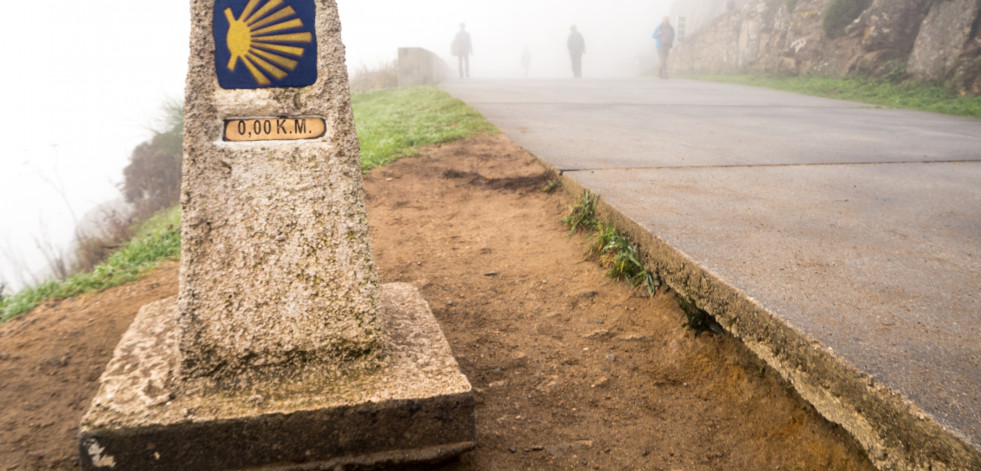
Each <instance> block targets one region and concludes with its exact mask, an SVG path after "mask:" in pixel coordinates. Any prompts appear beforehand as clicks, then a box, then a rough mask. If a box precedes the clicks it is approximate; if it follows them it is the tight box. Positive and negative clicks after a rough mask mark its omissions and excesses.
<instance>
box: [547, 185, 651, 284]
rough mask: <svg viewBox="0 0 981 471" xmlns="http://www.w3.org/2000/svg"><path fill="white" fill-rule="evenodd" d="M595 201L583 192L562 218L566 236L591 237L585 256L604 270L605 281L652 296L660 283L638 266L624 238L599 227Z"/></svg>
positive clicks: (593, 196)
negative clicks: (621, 283)
mask: <svg viewBox="0 0 981 471" xmlns="http://www.w3.org/2000/svg"><path fill="white" fill-rule="evenodd" d="M596 201H597V198H596V196H595V195H593V194H592V193H590V192H588V191H586V192H583V194H582V196H580V197H579V201H578V202H577V203H576V204H575V205H572V206H569V214H568V215H566V216H565V217H564V218H562V222H563V223H565V225H567V226H569V228H570V232H569V236H570V237H571V236H572V235H573V234H575V233H576V232H590V233H593V234H594V236H593V242H592V245H590V247H589V252H590V254H591V255H594V256H596V257H597V258H598V261H599V264H600V266H602V267H604V268H606V270H607V271H606V277H607V278H610V279H611V280H613V281H621V280H622V281H626V282H628V283H630V284H631V285H632V286H633V287H635V288H644V289H645V290H647V292H648V293H650V294H651V296H653V295H654V294H655V293H656V292H657V288H658V287H659V286H661V280H660V279H658V277H657V276H655V275H654V274H653V273H651V271H650V270H648V269H647V268H645V267H644V264H643V263H640V260H639V258H638V256H637V249H636V248H634V246H633V244H631V243H630V239H629V238H627V236H625V235H623V234H621V233H620V231H618V230H617V229H616V228H615V227H613V225H612V224H607V225H603V224H600V222H599V221H597V220H596Z"/></svg>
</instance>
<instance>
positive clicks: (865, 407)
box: [536, 156, 981, 470]
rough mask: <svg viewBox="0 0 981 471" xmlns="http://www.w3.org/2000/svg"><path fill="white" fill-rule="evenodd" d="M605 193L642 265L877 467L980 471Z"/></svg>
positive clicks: (858, 375) (954, 446) (898, 403)
mask: <svg viewBox="0 0 981 471" xmlns="http://www.w3.org/2000/svg"><path fill="white" fill-rule="evenodd" d="M536 159H537V160H538V162H539V163H540V164H541V165H542V166H544V167H545V168H546V169H548V170H549V171H550V172H551V173H552V174H553V175H555V176H556V177H558V178H560V179H561V181H562V186H563V188H564V189H565V190H566V192H568V193H569V194H570V195H571V196H573V197H574V198H578V197H579V195H581V194H582V193H583V192H584V191H586V190H588V188H586V187H584V186H583V185H581V184H580V183H579V182H577V181H576V180H575V179H574V178H573V176H572V175H570V174H565V173H563V172H562V171H561V170H559V169H558V168H556V167H554V166H552V165H551V164H549V163H548V162H545V161H544V160H542V159H541V158H538V157H537V156H536ZM598 196H600V199H599V202H598V203H597V206H596V213H597V218H598V219H599V220H602V221H609V222H611V223H612V224H613V225H614V226H615V227H616V228H617V229H618V230H619V231H620V232H622V233H624V234H626V235H628V236H629V237H630V238H631V240H632V241H633V242H634V245H635V247H636V248H637V251H638V254H639V255H640V257H641V262H642V263H644V264H645V265H646V266H647V267H648V268H649V269H651V270H652V271H654V272H655V273H657V274H658V275H659V276H660V277H661V279H662V281H663V282H665V283H666V284H667V285H668V286H669V287H671V288H672V289H674V290H675V291H677V292H679V293H681V294H682V295H685V296H688V297H690V298H691V299H692V300H694V301H695V303H696V305H698V306H699V307H700V308H702V309H704V310H705V311H706V312H708V313H709V314H710V315H712V316H713V317H714V318H715V319H716V321H718V322H719V324H721V325H722V326H723V327H724V328H725V329H726V331H727V332H729V333H731V334H732V335H733V336H734V337H736V338H737V339H739V340H740V341H741V342H743V344H744V345H746V347H747V348H748V349H749V350H750V351H752V352H753V353H754V354H755V355H756V356H757V357H759V358H760V359H762V360H763V361H765V362H766V363H767V364H768V365H769V366H770V367H771V368H773V369H774V370H776V371H777V372H779V374H780V375H781V376H782V377H783V378H784V379H785V380H786V381H788V382H789V383H790V384H791V385H792V386H793V388H794V389H795V390H796V391H797V392H798V393H799V394H800V395H801V397H803V398H804V400H806V401H807V402H809V403H810V404H812V405H813V406H814V408H815V409H817V411H818V412H819V413H820V414H821V415H823V416H824V417H825V418H826V419H828V420H830V421H832V422H835V423H837V424H840V425H841V426H842V427H844V428H845V429H846V430H847V431H848V432H849V433H851V434H852V436H854V437H855V438H856V439H857V440H858V441H859V443H861V445H862V446H863V447H864V448H865V450H866V452H867V453H868V456H869V459H870V460H871V461H872V463H873V464H874V465H875V466H876V467H877V468H879V469H882V470H907V469H909V470H920V469H922V470H948V469H949V470H954V469H981V450H978V449H976V448H974V447H973V446H971V445H970V444H969V442H968V440H967V439H966V438H965V437H962V436H959V435H958V434H956V433H955V432H953V431H950V430H948V429H945V428H944V427H943V426H941V425H940V424H939V423H937V422H936V421H935V420H934V419H933V418H931V417H930V416H929V415H928V414H927V413H925V412H924V411H923V410H921V409H920V408H919V407H917V406H916V405H914V404H913V403H912V402H910V401H909V400H908V399H906V398H905V397H903V396H902V395H901V394H900V393H898V392H896V391H894V390H892V389H889V388H886V387H884V386H881V385H879V384H877V383H876V382H875V381H874V379H873V378H872V377H871V376H869V375H868V374H866V373H864V372H862V371H860V370H859V369H857V368H855V367H854V366H853V365H851V364H850V363H849V362H847V361H845V360H844V359H842V358H840V357H839V356H838V355H836V354H835V353H834V352H833V351H832V350H831V349H829V348H827V347H825V346H823V345H821V344H820V343H818V342H816V341H815V340H813V339H811V338H809V337H808V336H806V335H805V334H803V333H802V332H801V331H799V330H797V329H796V328H794V327H793V326H791V325H790V324H788V323H786V322H784V321H783V320H781V319H779V318H778V317H777V316H776V315H774V313H772V312H771V311H769V310H768V309H767V308H766V307H764V306H762V305H760V304H759V303H758V302H756V300H754V299H753V298H752V297H750V296H748V295H747V294H746V293H744V292H742V291H740V290H739V289H738V288H736V287H734V286H732V285H730V284H728V283H727V282H726V281H725V280H723V279H722V278H721V277H720V276H718V275H717V274H716V273H713V272H712V271H711V270H709V269H707V268H705V267H703V266H702V265H700V264H699V263H698V262H697V261H695V260H693V259H692V258H691V257H689V256H688V255H686V254H685V253H683V252H682V251H681V250H679V249H677V248H675V247H673V246H672V245H671V244H669V243H667V242H666V241H664V240H663V239H661V238H659V237H658V236H657V235H655V234H652V233H650V232H649V231H647V230H646V229H644V228H643V227H642V226H641V225H640V224H639V223H638V222H637V221H634V220H632V219H630V218H629V217H627V216H625V215H624V214H623V213H622V212H621V211H619V210H618V209H617V208H615V207H613V206H612V205H610V204H607V203H606V202H605V201H604V200H603V199H602V195H598Z"/></svg>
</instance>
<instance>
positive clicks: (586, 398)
mask: <svg viewBox="0 0 981 471" xmlns="http://www.w3.org/2000/svg"><path fill="white" fill-rule="evenodd" d="M546 180H547V175H546V174H545V173H544V171H543V170H542V168H541V167H539V166H538V165H537V164H535V163H534V162H533V159H532V157H531V156H530V155H528V154H527V153H525V152H524V151H522V150H521V149H519V148H517V147H516V146H514V145H513V144H512V143H510V142H509V141H508V140H507V139H506V138H504V137H485V138H477V139H470V140H466V141H462V142H458V143H454V144H449V145H444V146H439V147H436V148H431V149H427V150H426V151H425V156H423V157H419V158H414V159H407V160H402V161H400V162H397V163H395V164H392V165H390V166H388V167H386V168H383V169H379V170H376V171H374V172H372V173H371V174H370V175H369V176H368V177H367V178H366V180H365V189H366V193H367V195H368V206H369V218H370V220H371V223H372V238H373V245H374V249H375V254H376V259H377V263H378V266H379V269H380V271H381V275H382V279H383V281H407V282H412V283H415V284H416V285H418V286H419V287H420V288H421V289H422V292H423V295H424V296H425V297H426V299H427V300H428V301H429V303H430V304H431V305H432V308H433V311H434V313H435V314H436V316H437V318H438V319H439V321H440V323H441V325H442V326H443V329H444V332H445V333H446V336H447V338H448V339H449V341H450V344H451V345H452V347H453V350H454V354H455V355H456V357H457V359H458V360H459V362H460V365H461V367H462V368H463V371H464V373H465V374H466V375H467V377H468V378H469V379H470V381H471V383H472V384H473V386H474V388H475V389H476V391H477V415H478V416H477V424H478V440H479V445H478V447H477V449H476V450H474V451H472V452H470V453H468V454H467V455H465V456H464V457H462V458H461V459H460V460H458V461H455V462H452V463H449V464H447V465H446V466H444V467H443V469H447V470H477V469H481V470H499V469H500V470H503V469H609V470H621V469H630V470H635V469H652V470H653V469H664V470H672V469H686V470H687V469H706V470H707V469H752V470H762V469H782V470H792V469H815V470H818V469H820V470H824V469H871V466H870V464H869V463H868V461H867V460H866V459H865V457H864V455H863V454H862V452H861V450H860V449H859V448H858V446H857V445H856V444H855V442H854V441H853V440H851V439H850V438H849V437H848V436H847V434H845V433H844V432H843V431H841V429H839V428H837V427H834V426H832V425H831V424H829V423H828V422H826V421H824V420H823V419H821V418H820V417H819V416H818V415H817V414H816V413H815V412H814V411H813V410H812V409H811V408H810V407H809V406H807V405H806V404H804V403H803V402H802V401H800V400H799V399H798V398H797V397H796V396H795V395H794V394H792V393H791V392H789V391H788V389H787V388H786V386H785V385H784V383H782V382H781V381H779V380H778V379H777V378H776V377H775V376H774V374H773V373H772V372H770V371H768V370H766V369H762V368H761V366H760V363H759V362H757V361H755V360H753V359H751V358H750V357H749V356H748V354H746V353H745V351H744V349H743V348H742V347H741V345H740V344H739V343H738V342H737V341H735V340H733V339H731V338H728V337H723V336H717V335H710V334H703V335H700V336H697V337H696V336H695V335H694V334H692V333H691V332H689V331H687V330H685V329H684V328H682V327H681V324H682V322H683V315H682V313H681V312H680V311H679V310H678V308H677V305H676V303H675V300H674V298H673V295H672V294H671V293H670V292H665V293H662V294H659V295H658V296H657V297H655V298H653V299H651V298H649V297H645V296H641V295H640V293H638V292H636V291H633V290H630V289H628V288H627V287H626V286H623V285H611V284H610V283H609V281H608V280H607V279H606V278H605V277H604V274H603V271H602V270H601V269H600V268H599V267H598V266H596V265H595V264H594V263H592V262H590V261H584V260H583V257H584V253H585V250H586V241H585V239H584V238H582V237H580V236H575V237H572V238H570V237H568V235H567V231H566V230H565V229H564V228H563V227H562V225H561V224H560V223H559V219H560V218H561V217H562V215H563V213H564V211H565V208H566V207H567V206H568V205H569V204H570V203H571V199H570V198H569V197H568V196H566V195H564V194H562V193H561V192H557V193H555V194H551V195H549V194H545V193H542V192H541V191H539V189H540V188H541V187H542V186H543V185H544V183H545V182H546ZM176 274H177V272H176V267H175V266H174V265H173V264H171V265H168V266H166V267H164V268H162V269H160V270H158V271H157V272H155V273H154V274H153V275H151V276H150V277H148V278H146V279H144V280H142V281H140V282H138V283H134V284H131V285H128V286H125V287H120V288H115V289H111V290H107V291H105V292H103V293H99V294H97V295H92V296H85V297H81V298H77V299H72V300H67V301H63V302H60V303H52V304H49V305H46V306H43V307H41V308H39V309H38V310H36V311H35V312H33V313H31V314H29V315H27V316H25V317H22V318H20V319H18V320H15V321H13V322H10V323H8V324H5V325H2V326H0V404H3V409H2V412H0V471H3V470H22V469H23V470H33V469H49V468H50V469H75V468H76V467H77V464H76V463H77V462H76V460H75V455H74V443H73V436H74V432H75V427H76V425H77V423H78V421H79V420H80V418H81V415H82V413H83V412H84V409H85V408H86V407H87V405H88V401H89V398H91V396H92V395H93V394H94V392H95V387H96V385H95V381H96V380H97V378H98V375H99V373H100V372H101V369H102V368H103V367H104V365H105V363H106V362H107V361H108V360H109V355H110V354H111V352H112V349H113V347H114V346H115V344H116V342H117V340H118V338H119V336H120V335H121V334H122V332H123V330H125V328H126V327H127V326H128V323H129V321H130V319H132V316H133V315H134V314H135V313H136V310H137V309H138V308H139V307H140V306H141V305H143V304H145V303H147V302H149V301H152V300H155V299H160V298H163V297H166V296H170V295H173V294H174V293H176V290H177V285H176Z"/></svg>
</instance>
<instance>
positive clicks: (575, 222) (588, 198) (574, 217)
mask: <svg viewBox="0 0 981 471" xmlns="http://www.w3.org/2000/svg"><path fill="white" fill-rule="evenodd" d="M562 222H564V223H565V225H567V226H569V237H572V235H573V234H575V233H576V232H581V231H586V232H593V231H595V230H596V229H597V227H599V223H598V222H597V221H596V196H594V195H593V194H592V193H590V192H588V191H586V192H583V194H582V196H580V197H579V201H577V202H576V204H574V205H572V206H569V214H568V215H566V217H564V218H562Z"/></svg>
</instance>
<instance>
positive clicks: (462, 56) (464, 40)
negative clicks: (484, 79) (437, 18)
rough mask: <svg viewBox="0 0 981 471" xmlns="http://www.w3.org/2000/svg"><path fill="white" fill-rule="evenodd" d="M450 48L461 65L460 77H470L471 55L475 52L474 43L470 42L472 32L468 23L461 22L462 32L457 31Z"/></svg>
mask: <svg viewBox="0 0 981 471" xmlns="http://www.w3.org/2000/svg"><path fill="white" fill-rule="evenodd" d="M450 49H451V51H450V52H452V53H453V55H454V56H456V59H457V62H458V63H459V65H460V78H469V77H470V55H471V54H473V44H471V43H470V33H468V32H467V25H466V24H464V23H460V32H459V33H456V38H454V39H453V45H452V46H450Z"/></svg>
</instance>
